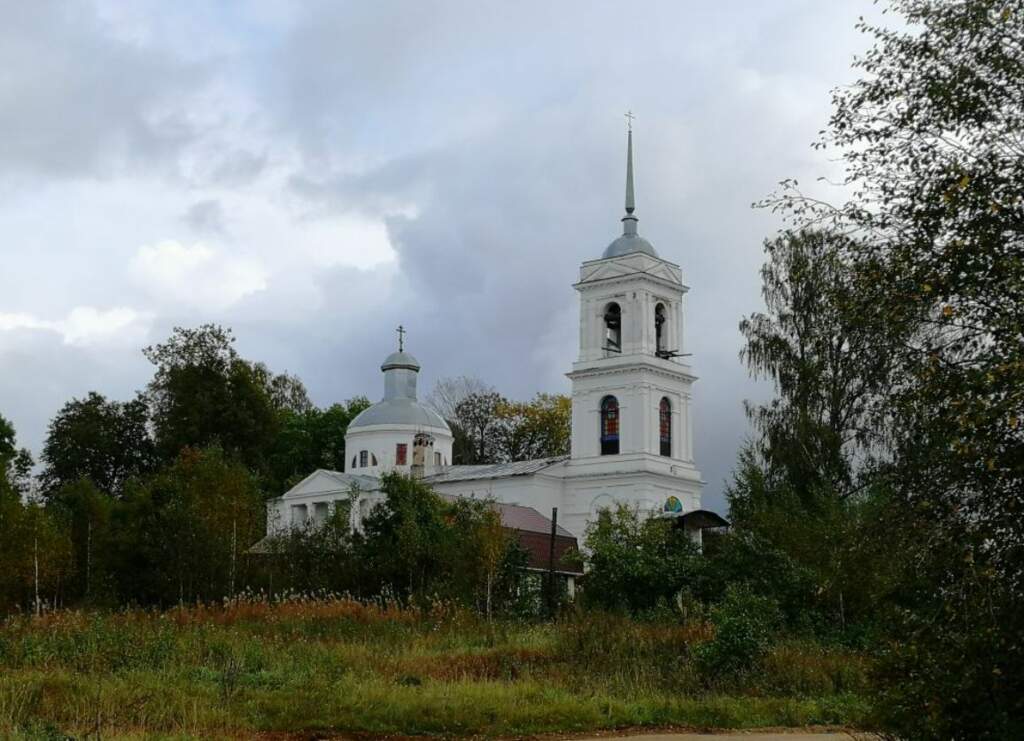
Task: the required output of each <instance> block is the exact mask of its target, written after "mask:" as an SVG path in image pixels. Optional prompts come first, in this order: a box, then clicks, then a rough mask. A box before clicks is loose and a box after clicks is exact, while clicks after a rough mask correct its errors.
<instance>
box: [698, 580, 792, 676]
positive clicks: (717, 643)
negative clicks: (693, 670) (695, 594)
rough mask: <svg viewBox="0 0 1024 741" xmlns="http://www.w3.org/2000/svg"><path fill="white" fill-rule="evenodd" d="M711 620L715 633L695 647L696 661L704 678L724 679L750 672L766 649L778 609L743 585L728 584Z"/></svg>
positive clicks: (776, 625) (775, 626)
mask: <svg viewBox="0 0 1024 741" xmlns="http://www.w3.org/2000/svg"><path fill="white" fill-rule="evenodd" d="M711 623H712V625H713V626H714V631H715V637H714V638H713V639H712V640H710V641H708V642H707V643H703V644H701V645H700V646H698V647H697V650H696V657H697V663H698V665H699V666H700V668H701V670H702V672H703V673H704V674H705V677H706V678H707V679H709V680H716V679H726V678H731V677H735V676H737V675H739V674H744V673H746V672H749V671H750V670H752V669H753V668H754V667H755V666H756V665H757V663H758V661H759V660H760V659H761V658H762V657H763V656H764V655H765V654H766V653H767V651H768V648H769V646H770V645H771V638H772V633H773V631H774V630H775V629H776V628H777V627H778V624H779V610H778V606H777V605H776V604H775V602H773V601H772V600H770V599H767V598H765V597H759V596H757V595H756V594H754V593H753V592H751V591H750V590H749V589H747V588H746V587H738V586H730V587H729V588H728V589H727V590H726V593H725V599H724V600H723V601H722V603H721V604H720V605H718V606H716V607H715V608H713V609H712V610H711Z"/></svg>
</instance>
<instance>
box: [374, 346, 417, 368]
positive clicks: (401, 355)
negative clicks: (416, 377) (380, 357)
mask: <svg viewBox="0 0 1024 741" xmlns="http://www.w3.org/2000/svg"><path fill="white" fill-rule="evenodd" d="M389 368H408V369H409V370H415V371H418V370H419V369H420V362H419V361H418V360H416V358H414V357H413V356H412V355H410V354H409V353H407V352H405V351H404V350H399V351H398V352H393V353H391V354H390V355H388V356H387V358H385V359H384V362H383V363H381V366H380V369H381V370H382V371H386V370H388V369H389Z"/></svg>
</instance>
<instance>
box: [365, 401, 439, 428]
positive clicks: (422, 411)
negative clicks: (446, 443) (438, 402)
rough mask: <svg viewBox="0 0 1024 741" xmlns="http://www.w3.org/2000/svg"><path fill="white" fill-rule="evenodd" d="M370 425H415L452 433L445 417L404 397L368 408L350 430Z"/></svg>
mask: <svg viewBox="0 0 1024 741" xmlns="http://www.w3.org/2000/svg"><path fill="white" fill-rule="evenodd" d="M370 425H415V426H417V427H435V428H438V429H441V430H444V431H445V432H448V433H451V429H450V428H449V427H448V423H447V422H445V421H444V417H442V416H441V415H440V414H438V413H437V412H435V411H434V410H433V409H431V408H430V407H428V406H424V405H423V404H420V403H419V402H418V401H416V400H415V399H408V398H403V397H399V398H395V399H384V400H383V401H378V402H377V403H376V404H374V405H373V406H371V407H367V408H366V409H364V410H363V411H362V412H360V413H359V415H358V416H357V417H356V418H355V419H353V420H352V421H351V422H349V425H348V429H350V430H351V429H353V428H356V427H369V426H370Z"/></svg>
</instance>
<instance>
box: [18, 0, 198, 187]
mask: <svg viewBox="0 0 1024 741" xmlns="http://www.w3.org/2000/svg"><path fill="white" fill-rule="evenodd" d="M0 69H3V70H5V72H4V75H3V77H2V81H0V142H3V144H2V146H0V163H2V164H3V166H4V167H5V169H7V170H8V171H9V172H12V171H14V172H27V173H32V174H43V175H86V176H96V175H107V174H110V173H111V171H113V170H115V169H116V168H117V166H119V165H124V164H133V163H139V162H152V161H154V160H161V159H165V158H170V157H173V155H174V154H175V153H176V152H177V151H178V150H179V149H180V148H181V147H182V146H183V145H184V144H186V143H187V142H188V141H190V140H191V139H192V138H193V137H194V136H195V135H196V131H195V128H194V124H193V123H191V122H190V120H189V119H188V117H187V115H186V114H185V113H184V111H183V110H182V106H183V104H184V101H183V100H182V98H185V97H186V96H187V95H188V93H189V92H191V91H193V90H194V89H195V86H196V85H198V84H199V82H200V81H201V80H202V71H201V70H200V69H199V68H197V67H196V66H194V65H188V64H184V63H182V62H180V61H178V60H176V59H174V58H172V57H171V56H169V55H167V54H166V53H162V52H159V51H156V50H152V49H142V48H140V47H138V46H134V45H132V44H129V43H127V42H125V41H122V40H119V39H117V38H116V37H114V36H113V35H111V34H110V32H109V29H107V28H105V27H104V26H103V25H102V24H101V23H100V22H99V20H98V19H97V18H96V17H95V15H93V13H92V9H91V8H90V6H89V5H88V4H86V3H62V2H51V1H50V0H32V2H18V3H10V4H8V5H7V6H6V10H5V11H4V20H3V23H2V24H0Z"/></svg>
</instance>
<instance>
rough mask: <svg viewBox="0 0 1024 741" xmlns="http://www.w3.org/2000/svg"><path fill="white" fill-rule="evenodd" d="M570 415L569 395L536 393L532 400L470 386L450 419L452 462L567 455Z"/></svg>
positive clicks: (462, 462)
mask: <svg viewBox="0 0 1024 741" xmlns="http://www.w3.org/2000/svg"><path fill="white" fill-rule="evenodd" d="M446 388H447V387H446ZM449 392H450V389H449V390H448V392H446V393H449ZM435 395H437V394H435ZM571 418H572V405H571V402H570V400H569V398H568V397H566V396H562V395H557V394H537V395H536V396H535V397H534V398H533V399H531V400H530V401H510V400H509V399H506V398H505V397H504V396H502V395H501V394H499V393H497V392H496V391H493V390H486V391H469V392H467V393H465V394H464V395H462V396H461V397H460V398H459V400H458V402H457V403H455V405H454V408H453V415H452V417H451V418H449V420H448V423H449V425H450V426H451V428H452V433H453V435H454V437H455V443H454V450H453V457H454V461H453V462H454V463H456V464H485V463H508V462H512V461H523V460H534V459H537V458H551V457H555V456H560V455H567V454H568V453H569V438H570V433H571V428H570V420H571Z"/></svg>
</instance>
